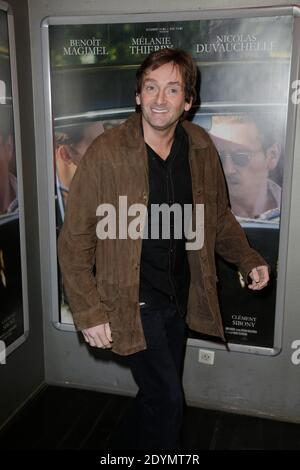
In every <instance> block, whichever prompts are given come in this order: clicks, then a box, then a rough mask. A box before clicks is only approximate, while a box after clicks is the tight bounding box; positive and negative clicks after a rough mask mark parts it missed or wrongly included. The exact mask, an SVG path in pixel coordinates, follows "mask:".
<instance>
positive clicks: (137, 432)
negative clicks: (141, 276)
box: [122, 304, 186, 450]
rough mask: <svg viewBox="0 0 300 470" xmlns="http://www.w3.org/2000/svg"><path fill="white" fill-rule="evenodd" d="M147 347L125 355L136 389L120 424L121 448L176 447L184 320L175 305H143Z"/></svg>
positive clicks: (181, 412) (181, 411)
mask: <svg viewBox="0 0 300 470" xmlns="http://www.w3.org/2000/svg"><path fill="white" fill-rule="evenodd" d="M141 319H142V324H143V329H144V334H145V338H146V342H147V349H146V350H145V351H140V352H138V353H135V354H131V355H130V356H127V357H126V359H125V362H127V364H128V365H129V366H130V369H131V371H132V374H133V377H134V379H135V381H136V383H137V385H138V387H139V391H138V393H137V395H136V398H135V400H134V402H133V405H132V407H131V409H130V410H129V412H128V414H127V416H126V417H125V420H124V422H123V425H122V430H123V436H122V443H123V446H122V447H123V448H124V447H125V448H127V449H139V450H142V449H143V450H145V449H165V450H176V449H179V448H180V447H179V445H180V444H179V440H180V439H179V438H180V430H181V425H182V417H183V406H184V394H183V388H182V366H183V356H184V346H185V329H186V325H185V320H184V319H183V318H182V317H181V316H180V315H179V314H178V312H177V310H176V306H175V305H173V304H170V305H169V306H168V307H164V308H161V309H154V308H142V309H141Z"/></svg>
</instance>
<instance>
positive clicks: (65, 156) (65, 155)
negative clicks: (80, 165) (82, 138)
mask: <svg viewBox="0 0 300 470" xmlns="http://www.w3.org/2000/svg"><path fill="white" fill-rule="evenodd" d="M56 152H57V155H58V156H59V157H60V158H61V160H62V161H63V162H64V163H65V164H66V165H71V163H73V162H72V159H71V157H70V153H69V149H68V146H67V145H60V146H59V147H58V149H57V150H56Z"/></svg>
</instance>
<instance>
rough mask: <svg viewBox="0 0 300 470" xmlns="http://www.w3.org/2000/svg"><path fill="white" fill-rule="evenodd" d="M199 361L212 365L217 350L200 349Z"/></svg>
mask: <svg viewBox="0 0 300 470" xmlns="http://www.w3.org/2000/svg"><path fill="white" fill-rule="evenodd" d="M198 361H199V362H201V363H202V364H209V365H210V366H212V365H213V364H214V362H215V352H214V351H210V350H209V349H199V357H198Z"/></svg>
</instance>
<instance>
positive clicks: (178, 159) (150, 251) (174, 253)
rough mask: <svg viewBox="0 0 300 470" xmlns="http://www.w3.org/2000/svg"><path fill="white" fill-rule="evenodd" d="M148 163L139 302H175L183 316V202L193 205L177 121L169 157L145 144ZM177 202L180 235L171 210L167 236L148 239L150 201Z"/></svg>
mask: <svg viewBox="0 0 300 470" xmlns="http://www.w3.org/2000/svg"><path fill="white" fill-rule="evenodd" d="M147 150H148V163H149V202H148V238H144V239H143V241H142V254H141V267H140V303H141V305H145V306H151V307H161V306H164V305H165V304H168V303H170V302H175V303H176V304H177V308H178V310H179V312H180V313H181V314H182V315H184V314H185V311H186V304H187V298H188V290H189V283H190V272H189V266H188V261H187V254H186V249H185V237H184V227H183V213H184V212H183V205H184V204H190V205H192V204H193V195H192V182H191V173H190V166H189V160H188V137H187V135H186V133H185V131H184V129H183V127H182V126H181V124H180V123H179V124H178V125H177V127H176V130H175V137H174V142H173V144H172V148H171V151H170V154H169V156H168V157H167V159H166V160H163V159H162V158H161V157H160V156H159V155H157V154H156V153H155V152H154V150H153V149H152V148H151V147H149V146H148V145H147ZM174 203H177V204H179V205H180V206H181V209H182V218H181V223H182V238H181V239H176V238H174V217H172V212H171V217H170V220H171V224H170V237H169V239H165V238H163V237H162V217H161V216H160V218H159V227H157V228H158V231H159V238H158V239H154V238H151V222H152V223H153V222H154V219H155V217H154V218H153V217H151V205H152V204H159V205H160V204H167V205H168V206H172V204H174Z"/></svg>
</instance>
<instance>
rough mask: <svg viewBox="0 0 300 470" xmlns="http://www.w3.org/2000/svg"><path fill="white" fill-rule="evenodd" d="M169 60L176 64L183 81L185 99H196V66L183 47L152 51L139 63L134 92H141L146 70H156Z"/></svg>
mask: <svg viewBox="0 0 300 470" xmlns="http://www.w3.org/2000/svg"><path fill="white" fill-rule="evenodd" d="M169 62H171V63H173V64H174V65H177V66H178V68H179V70H180V73H181V76H182V79H183V83H184V92H185V100H186V102H187V103H189V101H190V99H191V98H192V102H194V101H195V100H196V97H197V92H196V82H197V67H196V64H195V62H194V60H193V58H192V56H191V55H190V54H189V53H188V52H186V51H184V50H183V49H168V48H166V49H160V50H159V51H155V52H152V53H151V54H150V55H148V57H146V59H145V60H144V62H143V63H142V64H141V65H140V67H139V68H138V70H137V72H136V94H140V93H141V89H142V84H143V78H144V75H145V73H146V70H148V69H150V70H156V69H158V68H159V67H161V66H162V65H165V64H168V63H169Z"/></svg>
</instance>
